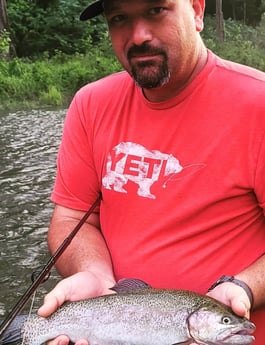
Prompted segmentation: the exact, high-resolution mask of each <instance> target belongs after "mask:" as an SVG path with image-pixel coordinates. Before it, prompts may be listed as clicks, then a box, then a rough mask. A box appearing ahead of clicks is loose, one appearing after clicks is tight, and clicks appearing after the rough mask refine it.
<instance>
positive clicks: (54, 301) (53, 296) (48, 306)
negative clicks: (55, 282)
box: [38, 287, 66, 317]
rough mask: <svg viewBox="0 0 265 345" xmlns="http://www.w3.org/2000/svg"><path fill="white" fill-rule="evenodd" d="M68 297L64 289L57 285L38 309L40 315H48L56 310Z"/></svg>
mask: <svg viewBox="0 0 265 345" xmlns="http://www.w3.org/2000/svg"><path fill="white" fill-rule="evenodd" d="M65 300H66V298H65V295H64V294H63V293H62V291H61V290H60V289H59V288H57V287H55V288H54V289H53V290H52V291H51V292H50V293H48V294H47V295H46V296H45V298H44V303H43V305H42V306H41V307H40V308H39V310H38V315H39V316H42V317H47V316H49V315H51V314H52V313H53V312H55V311H56V310H57V309H58V308H59V307H60V306H61V305H62V304H63V303H64V302H65Z"/></svg>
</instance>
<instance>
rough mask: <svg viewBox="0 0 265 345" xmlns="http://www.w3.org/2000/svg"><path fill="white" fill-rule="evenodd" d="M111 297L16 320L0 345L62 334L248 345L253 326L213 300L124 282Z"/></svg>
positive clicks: (150, 342)
mask: <svg viewBox="0 0 265 345" xmlns="http://www.w3.org/2000/svg"><path fill="white" fill-rule="evenodd" d="M112 289H113V290H114V291H116V292H117V294H110V295H106V296H100V297H96V298H90V299H88V300H85V301H80V302H71V303H67V304H64V305H63V306H62V307H61V308H59V309H58V310H57V311H56V312H55V313H54V314H52V315H51V316H50V317H48V318H42V317H39V316H37V315H31V316H25V315H20V316H18V317H17V318H16V319H15V320H14V321H13V323H11V325H10V326H9V328H8V329H7V330H6V331H5V333H4V335H3V336H2V339H0V342H1V343H2V344H8V343H10V342H13V341H17V340H19V339H20V338H23V344H24V345H40V344H43V343H45V342H46V341H48V340H50V339H52V338H54V337H57V336H58V335H60V334H66V335H67V336H68V337H69V338H70V339H71V341H72V342H75V341H77V340H78V339H86V340H88V342H89V343H90V345H122V344H125V345H173V344H181V345H188V344H191V343H196V344H208V345H215V344H216V345H217V344H220V345H235V344H238V345H247V344H251V343H252V342H253V341H254V339H255V338H254V337H253V335H252V333H253V332H254V330H255V325H254V324H253V323H252V322H250V321H248V320H247V319H245V318H241V317H239V316H237V315H235V314H234V313H233V312H232V311H231V309H230V308H228V307H227V306H225V305H223V304H221V303H219V302H217V301H216V300H214V299H212V298H210V297H208V296H204V295H200V294H196V293H193V292H190V291H182V290H160V289H152V288H150V286H148V285H147V284H145V283H144V282H142V281H140V280H131V279H123V280H121V281H120V282H119V283H118V284H117V285H115V286H114V287H113V288H112Z"/></svg>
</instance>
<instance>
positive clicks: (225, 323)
mask: <svg viewBox="0 0 265 345" xmlns="http://www.w3.org/2000/svg"><path fill="white" fill-rule="evenodd" d="M231 322H232V320H231V318H230V317H229V316H224V317H223V318H222V323H223V324H224V325H230V323H231Z"/></svg>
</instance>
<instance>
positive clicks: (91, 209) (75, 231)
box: [0, 195, 101, 337]
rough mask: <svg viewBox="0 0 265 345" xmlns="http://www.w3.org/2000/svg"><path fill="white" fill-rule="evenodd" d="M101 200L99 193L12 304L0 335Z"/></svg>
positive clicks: (0, 328)
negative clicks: (12, 306)
mask: <svg viewBox="0 0 265 345" xmlns="http://www.w3.org/2000/svg"><path fill="white" fill-rule="evenodd" d="M100 200H101V195H99V196H98V197H97V199H96V201H95V202H94V203H93V205H92V206H91V207H90V208H89V210H88V211H87V212H86V213H85V215H84V216H83V218H81V220H80V221H79V223H78V224H77V225H76V227H75V228H74V229H73V230H72V232H71V233H70V234H69V235H68V236H67V238H65V240H64V241H63V242H62V244H61V245H60V246H59V248H58V249H57V250H56V251H55V253H54V254H53V255H52V256H51V257H50V259H49V260H48V262H47V263H46V265H45V266H44V267H43V269H42V270H41V272H40V273H39V275H38V276H37V278H36V279H35V280H34V281H33V282H32V284H31V285H30V286H29V288H28V289H27V290H26V292H25V293H24V295H23V296H22V297H21V298H20V300H19V301H18V302H17V304H16V305H15V306H14V308H13V309H12V310H11V312H10V313H9V315H8V316H7V317H6V319H5V320H4V321H3V322H2V323H1V325H0V337H1V336H2V334H3V333H4V331H5V330H6V329H7V328H8V326H9V325H10V323H11V322H12V321H13V320H14V318H15V317H16V316H17V315H18V313H19V312H20V311H21V309H22V308H23V307H24V305H25V304H26V303H27V301H28V300H29V299H30V297H31V296H32V294H33V293H34V292H35V291H36V290H37V288H38V286H39V285H40V284H41V283H42V282H44V281H45V280H46V277H47V275H48V274H49V272H50V271H51V269H52V267H53V266H54V265H55V263H56V262H57V260H58V259H59V258H60V257H61V255H62V254H63V252H64V251H65V250H66V248H67V247H68V246H69V245H70V243H71V241H72V240H73V238H74V237H75V235H76V234H77V232H78V231H79V230H80V228H81V227H82V226H83V224H84V223H85V222H86V220H87V218H88V217H89V216H90V215H91V213H93V211H94V209H95V208H96V206H98V205H99V203H100Z"/></svg>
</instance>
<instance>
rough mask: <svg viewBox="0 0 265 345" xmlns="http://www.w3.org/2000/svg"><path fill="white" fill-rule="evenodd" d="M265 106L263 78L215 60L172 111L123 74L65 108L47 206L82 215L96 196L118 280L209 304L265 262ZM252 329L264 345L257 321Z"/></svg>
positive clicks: (262, 318)
mask: <svg viewBox="0 0 265 345" xmlns="http://www.w3.org/2000/svg"><path fill="white" fill-rule="evenodd" d="M264 95H265V75H264V74H263V73H261V72H259V71H256V70H253V69H251V68H248V67H245V66H241V65H238V64H235V63H232V62H228V61H224V60H221V59H220V58H218V57H216V56H215V55H214V54H212V53H211V52H209V57H208V63H207V65H206V67H205V68H204V69H203V71H202V72H201V73H200V74H199V75H198V76H197V78H196V79H195V80H194V81H193V82H192V83H191V84H190V85H189V86H188V87H187V88H185V90H183V91H182V92H181V93H180V94H179V95H177V96H176V97H174V98H172V99H170V100H169V101H165V102H161V103H150V102H148V101H147V100H146V99H145V98H144V96H143V94H142V91H141V89H140V88H139V87H138V86H136V85H135V83H134V81H133V80H132V79H131V77H130V76H129V75H128V74H127V73H126V72H121V73H117V74H114V75H112V76H109V77H106V78H104V79H101V80H99V81H96V82H94V83H91V84H89V85H87V86H85V87H84V88H82V89H81V90H80V91H79V92H78V93H77V94H76V96H75V98H74V99H73V102H72V104H71V106H70V108H69V111H68V114H67V118H66V122H65V128H64V135H63V139H62V144H61V147H60V151H59V156H58V174H57V179H56V183H55V188H54V191H53V194H52V200H53V201H54V202H56V203H58V204H60V205H63V206H66V207H69V208H74V209H81V210H86V209H88V208H89V206H90V205H91V204H92V203H93V202H94V200H95V199H96V197H97V195H98V193H99V192H102V198H103V200H102V203H101V207H100V218H101V226H102V233H103V235H104V237H105V240H106V243H107V245H108V248H109V250H110V253H111V256H112V261H113V268H114V272H115V275H116V278H117V279H120V278H124V277H132V278H139V279H143V280H145V281H146V282H147V283H149V284H151V285H152V286H153V287H164V288H176V289H190V290H194V291H197V292H201V293H206V291H207V289H208V288H209V286H210V285H211V284H212V283H213V282H214V281H215V280H217V279H218V278H219V277H220V276H221V275H223V274H226V275H235V274H237V273H238V272H240V271H242V270H243V269H245V268H246V267H247V266H249V265H251V264H252V263H253V262H254V261H255V260H257V259H258V258H259V257H260V256H261V255H263V254H264V252H265V217H264V208H265V140H264V135H265V102H264V97H265V96H264ZM252 319H253V321H254V322H255V323H256V325H257V331H256V338H257V341H256V343H255V344H257V345H263V344H264V340H263V338H264V335H265V328H264V326H265V310H264V309H263V310H261V311H259V312H253V314H252ZM262 335H263V337H262Z"/></svg>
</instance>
